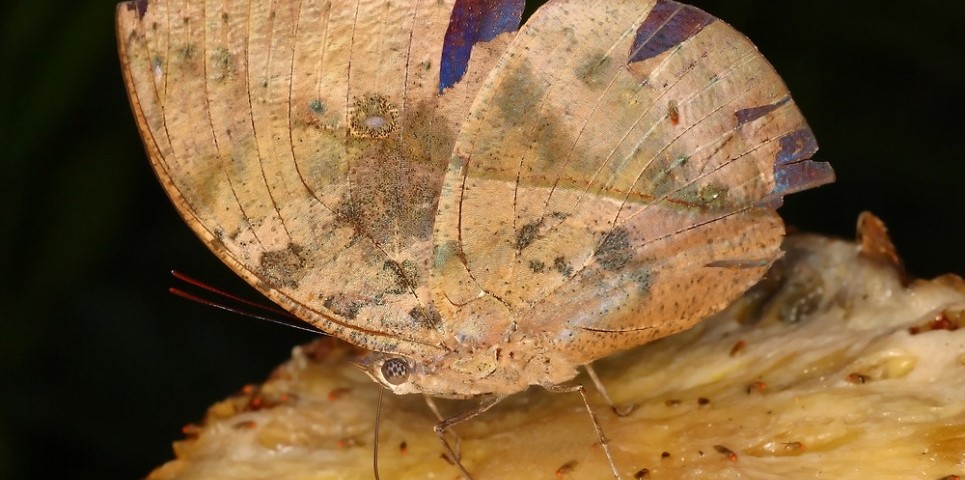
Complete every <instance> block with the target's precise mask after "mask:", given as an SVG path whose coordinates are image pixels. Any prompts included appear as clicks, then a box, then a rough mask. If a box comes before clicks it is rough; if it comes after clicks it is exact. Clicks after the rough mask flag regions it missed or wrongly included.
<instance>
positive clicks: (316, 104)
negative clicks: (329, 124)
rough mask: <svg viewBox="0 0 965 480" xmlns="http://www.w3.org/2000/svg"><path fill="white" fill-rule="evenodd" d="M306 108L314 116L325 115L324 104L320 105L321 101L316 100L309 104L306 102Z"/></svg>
mask: <svg viewBox="0 0 965 480" xmlns="http://www.w3.org/2000/svg"><path fill="white" fill-rule="evenodd" d="M308 108H310V109H312V111H313V112H315V114H316V115H321V114H323V113H325V104H324V103H322V101H321V100H319V99H317V98H316V99H315V100H312V101H311V102H308Z"/></svg>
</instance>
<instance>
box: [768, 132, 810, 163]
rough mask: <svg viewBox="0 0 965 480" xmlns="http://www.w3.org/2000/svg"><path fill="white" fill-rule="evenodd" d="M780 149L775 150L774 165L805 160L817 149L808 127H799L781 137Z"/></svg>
mask: <svg viewBox="0 0 965 480" xmlns="http://www.w3.org/2000/svg"><path fill="white" fill-rule="evenodd" d="M780 141H781V150H780V151H779V152H777V158H776V159H775V160H776V162H775V163H774V165H787V164H789V163H794V162H800V161H801V160H807V159H809V158H811V156H812V155H814V154H815V153H817V151H818V141H817V139H816V138H814V134H813V133H811V129H810V128H806V127H805V128H801V129H798V130H795V131H793V132H791V133H788V134H785V135H784V136H783V137H781V140H780Z"/></svg>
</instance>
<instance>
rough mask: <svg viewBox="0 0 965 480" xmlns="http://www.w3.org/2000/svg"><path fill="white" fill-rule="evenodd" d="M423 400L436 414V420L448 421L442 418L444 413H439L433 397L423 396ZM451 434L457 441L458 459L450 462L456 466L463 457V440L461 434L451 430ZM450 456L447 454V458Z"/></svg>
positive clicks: (452, 459)
mask: <svg viewBox="0 0 965 480" xmlns="http://www.w3.org/2000/svg"><path fill="white" fill-rule="evenodd" d="M422 398H423V399H424V400H425V401H426V406H428V407H429V410H432V413H433V414H435V416H436V419H438V420H439V421H440V422H441V421H444V420H445V419H446V417H443V416H442V413H441V412H440V411H439V407H438V406H437V405H436V401H435V400H433V399H432V397H430V396H429V395H423V396H422ZM449 433H450V434H451V435H452V437H453V438H455V439H456V441H455V444H456V447H455V451H456V457H455V458H450V459H449V460H451V461H452V463H453V464H456V463H459V456H460V455H462V451H461V450H462V438H460V437H459V434H458V433H456V431H455V430H450V431H449ZM448 455H449V454H448V453H447V454H446V456H448Z"/></svg>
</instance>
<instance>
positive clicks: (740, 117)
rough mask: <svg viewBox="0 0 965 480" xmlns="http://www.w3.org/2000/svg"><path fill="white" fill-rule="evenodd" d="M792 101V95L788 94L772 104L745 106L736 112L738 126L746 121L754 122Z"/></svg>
mask: <svg viewBox="0 0 965 480" xmlns="http://www.w3.org/2000/svg"><path fill="white" fill-rule="evenodd" d="M790 101H791V97H790V96H787V97H784V98H782V99H780V100H778V101H776V102H774V103H772V104H770V105H761V106H758V107H751V108H744V109H741V110H738V111H737V113H735V114H734V115H736V116H737V126H738V127H739V126H741V125H744V124H745V123H750V122H753V121H754V120H757V119H758V118H761V117H763V116H764V115H767V114H768V113H771V112H773V111H774V110H777V109H778V107H780V106H781V105H784V104H786V103H787V102H790Z"/></svg>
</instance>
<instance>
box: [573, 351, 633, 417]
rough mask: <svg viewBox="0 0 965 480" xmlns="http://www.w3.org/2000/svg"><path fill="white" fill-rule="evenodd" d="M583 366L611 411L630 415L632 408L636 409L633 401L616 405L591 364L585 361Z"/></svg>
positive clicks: (623, 415) (619, 415) (619, 414)
mask: <svg viewBox="0 0 965 480" xmlns="http://www.w3.org/2000/svg"><path fill="white" fill-rule="evenodd" d="M583 368H586V373H587V375H589V376H590V380H592V381H593V385H595V386H596V389H597V391H599V392H600V395H603V399H604V400H606V403H607V405H609V406H610V409H611V410H613V413H615V414H617V416H618V417H625V416H627V415H630V414H631V413H633V411H634V410H636V409H637V404H635V403H628V404H626V405H617V404H615V403H613V400H612V399H611V398H610V394H609V393H608V392H607V390H606V387H604V386H603V382H601V381H600V377H598V376H596V370H594V369H593V366H592V365H590V364H589V363H587V364H586V365H583Z"/></svg>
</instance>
